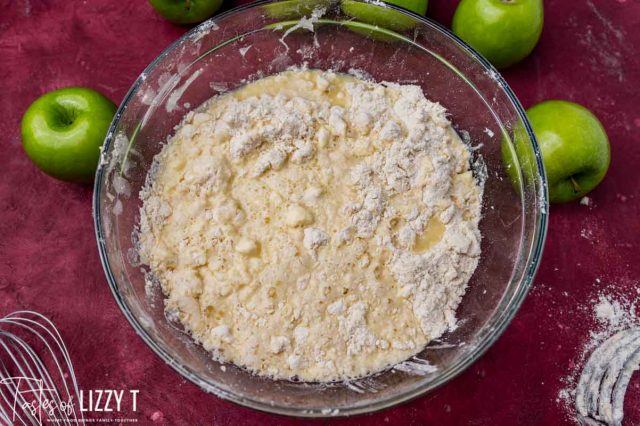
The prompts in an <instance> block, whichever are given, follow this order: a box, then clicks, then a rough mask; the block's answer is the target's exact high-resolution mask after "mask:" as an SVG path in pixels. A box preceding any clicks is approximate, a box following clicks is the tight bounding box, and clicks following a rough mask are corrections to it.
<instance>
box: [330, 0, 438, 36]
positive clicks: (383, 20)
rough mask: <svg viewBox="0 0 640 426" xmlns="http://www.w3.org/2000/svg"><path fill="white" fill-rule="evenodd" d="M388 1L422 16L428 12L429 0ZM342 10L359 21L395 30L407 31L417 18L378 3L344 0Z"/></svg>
mask: <svg viewBox="0 0 640 426" xmlns="http://www.w3.org/2000/svg"><path fill="white" fill-rule="evenodd" d="M386 3H389V4H393V5H395V6H399V7H401V8H403V9H406V10H409V11H411V12H413V13H416V14H418V15H422V16H424V15H425V14H426V13H427V6H428V1H427V0H387V1H386ZM342 12H343V13H344V14H345V15H347V16H351V17H353V18H355V19H357V20H358V21H361V22H364V23H367V24H371V25H375V26H379V27H382V28H387V29H390V30H394V31H405V30H408V29H411V28H413V27H414V26H415V20H414V19H412V18H411V17H409V16H406V15H403V14H402V13H399V12H397V11H395V10H393V9H389V8H384V7H382V6H378V5H376V4H368V3H363V2H359V1H354V0H342Z"/></svg>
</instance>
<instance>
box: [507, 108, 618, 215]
mask: <svg viewBox="0 0 640 426" xmlns="http://www.w3.org/2000/svg"><path fill="white" fill-rule="evenodd" d="M527 116H528V117H529V121H530V122H531V126H532V128H533V131H534V133H535V134H536V139H537V140H538V144H539V146H540V153H541V155H542V161H543V163H544V167H545V170H546V172H547V183H548V186H549V200H550V201H551V202H552V203H564V202H568V201H573V200H576V199H579V198H582V197H584V196H585V195H586V194H587V193H588V192H590V191H591V190H592V189H594V188H595V187H596V186H597V185H598V184H599V183H600V182H601V181H602V179H604V176H605V175H606V173H607V170H608V168H609V163H610V162H611V151H610V146H609V139H608V138H607V133H606V132H605V130H604V127H603V126H602V124H601V123H600V121H599V120H598V118H597V117H596V116H595V115H593V113H592V112H591V111H589V110H588V109H586V108H585V107H583V106H581V105H578V104H576V103H573V102H568V101H558V100H552V101H545V102H541V103H539V104H537V105H535V106H533V107H531V108H530V109H529V110H528V111H527ZM513 139H514V143H513V146H512V148H513V149H511V148H510V145H509V144H507V143H506V141H505V142H504V143H503V145H502V156H503V161H504V163H505V166H506V169H507V173H508V175H509V176H510V177H511V179H512V180H513V182H514V184H515V185H516V187H519V186H520V181H519V177H518V174H517V169H516V168H515V167H514V165H515V161H514V154H517V156H518V159H519V161H520V166H521V169H522V173H523V174H525V175H526V176H528V177H531V176H532V173H533V172H534V170H535V159H534V156H533V150H531V149H530V147H529V146H528V138H527V137H526V132H524V129H521V128H520V127H519V128H518V129H516V130H515V131H514V138H513ZM514 151H515V152H514Z"/></svg>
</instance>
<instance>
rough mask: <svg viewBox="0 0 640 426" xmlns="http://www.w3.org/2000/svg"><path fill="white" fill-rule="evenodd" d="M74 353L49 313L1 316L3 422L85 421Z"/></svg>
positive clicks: (0, 406)
mask: <svg viewBox="0 0 640 426" xmlns="http://www.w3.org/2000/svg"><path fill="white" fill-rule="evenodd" d="M78 404H79V392H78V383H77V382H76V376H75V373H74V371H73V365H72V364H71V359H70V358H69V352H68V351H67V348H66V346H65V344H64V342H63V341H62V338H61V336H60V333H59V332H58V330H57V329H56V327H55V325H54V324H53V323H52V322H51V321H50V320H49V319H48V318H47V317H45V316H44V315H42V314H39V313H37V312H32V311H18V312H14V313H12V314H9V315H7V316H6V317H4V318H0V425H20V424H22V425H43V424H45V423H48V424H57V425H71V424H80V423H84V416H83V414H82V411H81V410H80V409H78Z"/></svg>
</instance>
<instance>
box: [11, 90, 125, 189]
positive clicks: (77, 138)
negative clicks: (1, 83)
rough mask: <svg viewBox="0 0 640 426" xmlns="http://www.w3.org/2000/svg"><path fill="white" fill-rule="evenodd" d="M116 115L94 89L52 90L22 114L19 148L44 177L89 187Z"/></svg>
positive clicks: (110, 103) (110, 104)
mask: <svg viewBox="0 0 640 426" xmlns="http://www.w3.org/2000/svg"><path fill="white" fill-rule="evenodd" d="M115 112H116V106H115V104H114V103H113V102H111V101H110V100H109V99H107V98H106V97H105V96H103V95H102V94H100V93H98V92H96V91H95V90H93V89H88V88H84V87H67V88H64V89H59V90H54V91H52V92H49V93H46V94H44V95H42V96H41V97H39V98H38V99H36V100H35V101H34V102H33V103H32V104H31V105H30V106H29V108H27V111H26V112H25V113H24V116H23V117H22V123H21V133H22V146H23V147H24V150H25V151H26V153H27V155H28V156H29V158H30V159H31V160H32V161H33V162H34V163H35V164H36V165H37V166H38V167H39V168H40V169H41V170H42V171H43V172H45V173H46V174H48V175H50V176H53V177H55V178H58V179H61V180H65V181H70V182H84V183H89V182H91V181H93V178H94V175H95V172H96V167H97V166H98V160H99V158H100V147H101V146H102V143H103V141H104V138H105V136H106V134H107V131H108V130H109V126H110V124H111V120H112V119H113V116H114V114H115Z"/></svg>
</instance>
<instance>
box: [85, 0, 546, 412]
mask: <svg viewBox="0 0 640 426" xmlns="http://www.w3.org/2000/svg"><path fill="white" fill-rule="evenodd" d="M352 3H353V2H352ZM314 6H318V7H321V9H316V11H313V9H314ZM358 6H365V7H369V8H372V9H371V10H370V11H369V12H370V13H371V12H374V13H373V15H374V18H375V17H376V16H379V14H380V12H382V13H387V14H389V13H390V14H391V15H388V18H392V19H383V21H386V22H390V26H389V27H388V28H382V27H375V26H370V25H367V24H363V23H361V22H358V21H357V20H354V19H353V18H349V17H348V16H346V15H345V14H344V13H343V12H342V8H341V4H340V2H338V1H332V0H316V1H309V0H289V1H283V2H261V3H256V4H252V5H249V6H245V7H241V8H238V9H235V10H232V11H229V12H226V13H223V14H221V15H219V16H217V17H215V18H213V19H211V20H209V21H207V22H205V23H203V24H201V25H200V26H198V27H196V28H194V29H193V30H191V31H189V32H188V33H187V34H185V35H184V36H183V37H181V38H180V39H179V40H178V41H176V42H175V43H173V44H172V45H171V46H169V47H168V48H167V49H166V50H165V51H164V52H162V54H161V55H160V56H158V58H157V59H156V60H155V61H153V63H151V65H149V66H148V67H147V69H145V70H144V72H143V73H142V75H140V77H139V78H138V79H137V80H136V82H135V83H134V84H133V87H132V88H131V90H130V91H129V93H128V94H127V96H126V97H125V99H124V101H123V102H122V105H121V106H120V108H119V109H118V112H117V114H116V116H115V119H114V121H113V123H112V125H111V129H110V131H109V134H108V136H107V138H106V141H105V144H104V149H103V155H102V158H101V162H100V166H99V168H98V172H97V175H96V183H95V194H94V217H95V227H96V234H97V239H98V247H99V250H100V256H101V259H102V264H103V266H104V270H105V273H106V276H107V279H108V282H109V285H110V286H111V289H112V291H113V294H114V296H115V298H116V301H117V302H118V304H119V305H120V308H121V309H122V311H123V312H124V314H125V316H126V317H127V319H128V320H129V322H130V323H131V324H132V325H133V327H134V328H135V330H136V331H137V332H138V334H139V335H140V336H141V337H142V338H143V339H144V341H145V342H146V343H147V344H148V345H149V346H150V347H151V348H152V349H153V351H155V352H156V353H157V354H158V355H159V356H160V357H161V358H162V359H163V360H164V361H165V362H167V363H168V364H169V365H171V366H172V367H173V368H174V369H175V370H176V371H178V372H179V373H180V374H182V375H183V376H184V377H186V378H187V379H189V380H191V381H192V382H194V383H195V384H197V385H198V386H200V387H201V388H202V389H204V390H205V391H207V392H211V393H213V394H215V395H217V396H219V397H222V398H225V399H228V400H230V401H234V402H237V403H239V404H242V405H245V406H248V407H252V408H256V409H260V410H264V411H269V412H274V413H280V414H288V415H297V416H310V417H322V416H335V415H351V414H358V413H364V412H371V411H374V410H378V409H382V408H385V407H389V406H391V405H394V404H398V403H400V402H403V401H406V400H408V399H410V398H413V397H416V396H418V395H421V394H423V393H425V392H427V391H430V390H432V389H434V388H435V387H437V386H439V385H442V384H443V383H445V382H447V381H449V380H451V379H452V378H453V377H454V376H456V375H457V374H459V373H460V372H461V371H463V370H464V369H465V368H467V367H468V366H469V365H470V364H471V363H472V362H473V361H475V360H476V359H478V357H479V356H480V355H481V354H482V353H484V352H485V351H486V349H487V348H488V347H489V346H490V345H491V344H492V343H493V342H495V340H496V339H497V338H498V336H499V335H500V333H501V332H502V331H503V330H504V329H505V327H506V326H507V324H508V323H509V321H510V320H511V318H512V317H513V315H514V314H515V312H516V310H517V309H518V307H519V306H520V304H521V303H522V300H523V298H524V297H525V295H526V293H527V290H528V289H529V286H530V285H531V281H532V279H533V276H534V273H535V272H536V269H537V267H538V263H539V262H540V256H541V253H542V247H543V243H544V239H545V234H546V225H547V208H548V200H547V189H546V178H545V174H544V170H543V166H542V161H541V157H540V152H539V149H538V145H537V144H536V141H535V137H534V134H533V132H532V130H531V127H530V126H529V123H528V122H527V118H526V116H525V113H524V111H523V109H522V106H521V105H520V103H519V102H518V100H517V99H516V97H515V96H514V94H513V92H512V91H511V90H510V89H509V87H508V86H507V84H506V83H505V81H504V80H503V79H502V77H501V76H500V75H499V74H498V73H497V72H496V71H495V69H494V68H492V67H491V65H490V64H489V63H487V61H486V60H485V59H483V58H482V57H481V56H479V55H478V54H477V53H476V52H474V51H473V50H472V49H470V48H469V47H468V46H467V45H465V44H464V43H463V42H462V41H460V40H459V39H458V38H456V37H455V36H454V35H452V34H451V33H450V32H448V31H447V30H445V29H443V28H442V27H440V26H439V25H438V24H436V23H434V22H431V21H429V20H427V19H424V18H422V17H419V16H417V15H412V14H410V13H407V12H404V11H402V10H401V9H398V8H395V7H393V6H383V5H381V4H378V5H374V4H368V5H356V7H358ZM351 7H353V4H352V5H351ZM376 22H377V23H378V24H380V20H379V19H377V21H376ZM292 66H307V67H309V68H316V69H323V70H327V69H331V70H335V71H338V72H349V71H350V70H351V71H352V72H353V70H357V72H358V73H361V75H364V76H366V77H367V78H372V79H374V80H376V81H393V82H399V83H411V84H417V85H419V86H420V87H421V88H422V89H423V90H424V93H425V94H426V96H427V97H428V98H429V99H430V100H432V101H437V102H439V103H441V104H442V105H444V106H445V107H446V108H447V110H448V111H449V113H450V118H451V120H452V122H453V124H454V127H455V128H456V129H457V130H458V132H459V133H460V134H461V136H462V137H463V139H464V140H465V141H467V142H468V143H469V144H471V145H472V146H473V152H474V161H475V163H476V167H475V168H474V169H475V171H476V174H477V177H478V178H486V184H485V192H484V206H483V218H482V221H481V224H480V226H481V232H482V234H483V240H482V257H481V261H480V264H479V266H478V268H477V270H476V271H475V273H474V275H473V277H472V279H471V281H470V282H469V287H468V290H467V293H466V295H465V296H464V298H463V300H462V303H461V305H460V306H459V308H458V311H457V317H458V318H459V320H460V321H459V327H458V328H457V329H455V330H454V331H451V332H448V333H447V334H446V335H444V336H443V337H442V338H441V339H439V340H438V341H436V342H432V343H431V344H429V345H428V346H427V347H426V348H425V349H424V350H423V351H422V352H421V353H420V354H419V355H418V356H416V357H414V358H413V359H412V360H411V362H410V363H409V364H410V365H408V364H406V363H405V364H402V365H401V366H399V367H398V366H397V367H394V368H389V369H388V370H386V371H384V372H382V373H378V374H375V375H373V376H370V377H365V378H361V379H358V380H353V381H350V382H340V383H330V384H321V383H300V382H292V381H282V380H271V379H267V378H262V377H257V376H255V375H252V374H250V373H248V372H247V371H245V370H242V369H240V368H238V367H236V366H234V365H225V366H222V365H221V364H220V363H218V362H216V361H213V360H212V359H211V357H210V356H209V354H208V353H207V352H206V351H205V350H204V349H202V348H201V347H200V346H198V345H196V344H195V343H194V342H193V341H192V340H191V339H190V338H189V336H188V335H186V334H185V333H184V331H183V329H182V328H181V326H180V325H179V324H176V323H174V322H172V321H171V320H169V319H167V318H166V317H165V313H164V310H163V296H162V294H161V293H160V291H159V290H157V286H148V285H146V283H145V274H144V268H143V266H142V265H140V263H139V259H138V256H137V254H136V249H135V238H134V237H133V235H134V232H133V231H134V229H135V226H136V223H137V222H138V219H139V216H138V214H139V208H140V199H139V196H138V195H139V191H140V189H141V188H142V187H143V185H144V182H145V178H146V176H147V173H148V172H149V170H150V168H151V164H152V159H153V157H154V155H155V154H157V153H158V152H159V151H160V149H161V146H162V143H163V142H164V141H166V139H167V136H168V135H170V134H171V133H172V132H173V129H174V126H176V125H177V124H178V123H179V122H180V120H181V118H182V117H183V116H184V114H185V113H186V112H187V111H189V110H190V109H193V108H195V107H197V106H198V105H200V104H202V103H203V102H204V101H206V100H207V99H209V98H211V97H212V96H214V95H217V94H220V93H223V92H226V91H229V90H233V89H235V88H237V87H239V86H241V85H243V84H245V83H246V82H247V81H251V80H255V79H258V78H260V77H264V76H268V75H270V74H274V73H278V72H280V71H283V70H286V69H287V68H289V67H292ZM514 135H519V136H518V141H519V142H518V149H517V150H516V149H514V146H513V144H512V142H511V140H512V139H513V137H514ZM501 147H502V148H503V149H507V150H510V151H512V152H513V153H514V154H515V159H514V161H513V165H512V167H513V171H514V172H515V174H517V175H518V176H520V180H519V188H516V189H514V187H513V186H512V184H511V181H510V179H509V178H508V177H507V174H506V170H505V166H504V165H503V162H502V160H501ZM532 159H533V161H532ZM521 165H522V168H527V169H528V172H527V173H523V172H522V171H521ZM525 166H526V167H525ZM483 175H484V176H483ZM427 363H428V364H429V365H432V366H435V367H436V370H435V371H432V369H430V368H427V367H424V366H425V365H427Z"/></svg>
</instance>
